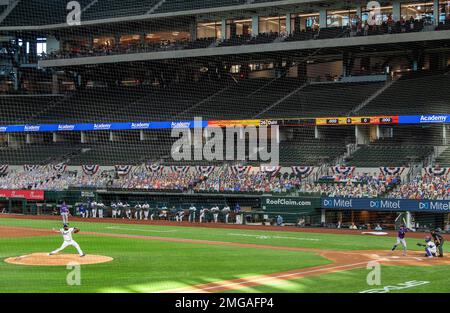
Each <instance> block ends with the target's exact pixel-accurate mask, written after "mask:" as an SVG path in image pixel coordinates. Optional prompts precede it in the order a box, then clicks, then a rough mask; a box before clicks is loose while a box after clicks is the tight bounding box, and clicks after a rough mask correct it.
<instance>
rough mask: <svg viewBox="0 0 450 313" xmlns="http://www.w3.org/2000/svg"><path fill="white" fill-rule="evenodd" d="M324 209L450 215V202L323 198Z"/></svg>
mask: <svg viewBox="0 0 450 313" xmlns="http://www.w3.org/2000/svg"><path fill="white" fill-rule="evenodd" d="M321 204H322V208H323V209H341V210H370V211H390V212H402V211H410V212H432V213H450V200H447V201H445V200H402V199H360V198H357V199H356V198H322V201H321Z"/></svg>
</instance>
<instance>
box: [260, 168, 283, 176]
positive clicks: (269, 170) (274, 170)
mask: <svg viewBox="0 0 450 313" xmlns="http://www.w3.org/2000/svg"><path fill="white" fill-rule="evenodd" d="M280 170H281V166H261V172H264V173H266V174H270V176H276V175H277V174H278V173H279V172H280Z"/></svg>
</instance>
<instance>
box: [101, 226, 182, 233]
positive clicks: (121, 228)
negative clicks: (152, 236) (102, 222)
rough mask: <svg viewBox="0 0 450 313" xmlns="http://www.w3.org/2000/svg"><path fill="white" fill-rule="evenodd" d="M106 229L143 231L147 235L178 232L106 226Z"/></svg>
mask: <svg viewBox="0 0 450 313" xmlns="http://www.w3.org/2000/svg"><path fill="white" fill-rule="evenodd" d="M105 228H107V229H117V230H133V231H143V232H149V233H174V232H177V231H178V230H176V229H171V230H155V229H139V228H128V227H120V226H108V227H105Z"/></svg>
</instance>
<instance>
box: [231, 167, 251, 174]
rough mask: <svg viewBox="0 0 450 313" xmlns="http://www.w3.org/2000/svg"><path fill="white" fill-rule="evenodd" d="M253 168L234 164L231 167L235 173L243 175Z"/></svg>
mask: <svg viewBox="0 0 450 313" xmlns="http://www.w3.org/2000/svg"><path fill="white" fill-rule="evenodd" d="M251 169H252V167H251V166H243V165H233V166H232V167H231V172H233V173H234V174H235V175H243V174H247V173H248V172H250V170H251Z"/></svg>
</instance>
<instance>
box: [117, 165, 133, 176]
mask: <svg viewBox="0 0 450 313" xmlns="http://www.w3.org/2000/svg"><path fill="white" fill-rule="evenodd" d="M114 167H115V169H116V173H117V174H118V175H122V176H125V175H128V174H129V173H130V171H131V170H132V169H133V165H115V166H114Z"/></svg>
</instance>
